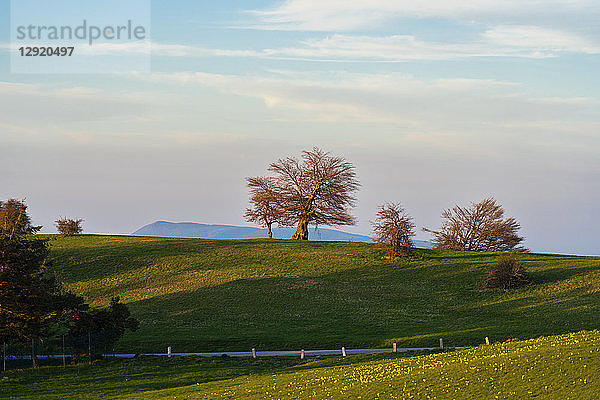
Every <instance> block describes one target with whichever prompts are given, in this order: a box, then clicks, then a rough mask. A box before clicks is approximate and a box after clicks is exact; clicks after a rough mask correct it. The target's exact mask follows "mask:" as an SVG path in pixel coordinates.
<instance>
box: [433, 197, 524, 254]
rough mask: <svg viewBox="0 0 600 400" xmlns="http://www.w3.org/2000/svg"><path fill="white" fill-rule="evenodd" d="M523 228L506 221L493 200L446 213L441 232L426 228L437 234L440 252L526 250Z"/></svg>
mask: <svg viewBox="0 0 600 400" xmlns="http://www.w3.org/2000/svg"><path fill="white" fill-rule="evenodd" d="M520 228H521V225H520V224H519V223H518V222H517V220H516V219H515V218H513V217H510V218H504V209H503V208H502V206H501V205H499V204H498V203H497V202H496V200H495V199H494V198H493V197H489V198H487V199H484V200H482V201H480V202H479V203H473V204H471V206H470V207H461V206H458V205H457V206H454V207H453V208H452V209H448V210H444V212H443V213H442V226H441V228H440V229H439V230H437V231H435V230H431V229H427V228H423V230H425V231H426V232H430V233H431V234H433V240H432V242H433V245H434V247H435V248H438V249H446V250H467V251H525V250H526V249H525V248H523V247H521V246H520V243H521V242H522V241H523V237H521V236H519V235H518V234H517V232H518V230H519V229H520Z"/></svg>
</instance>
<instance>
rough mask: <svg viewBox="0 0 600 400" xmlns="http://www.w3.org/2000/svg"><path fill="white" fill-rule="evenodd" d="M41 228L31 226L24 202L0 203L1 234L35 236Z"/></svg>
mask: <svg viewBox="0 0 600 400" xmlns="http://www.w3.org/2000/svg"><path fill="white" fill-rule="evenodd" d="M41 228H42V227H41V226H33V225H32V224H31V219H30V218H29V215H27V205H26V204H25V201H24V200H17V199H8V200H6V201H0V234H2V235H7V236H12V235H26V234H33V233H36V232H37V231H39V230H40V229H41Z"/></svg>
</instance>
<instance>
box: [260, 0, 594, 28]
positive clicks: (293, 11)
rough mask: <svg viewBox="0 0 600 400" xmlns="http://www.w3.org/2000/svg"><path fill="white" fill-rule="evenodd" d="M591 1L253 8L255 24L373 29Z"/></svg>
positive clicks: (292, 1)
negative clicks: (404, 20) (413, 21)
mask: <svg viewBox="0 0 600 400" xmlns="http://www.w3.org/2000/svg"><path fill="white" fill-rule="evenodd" d="M599 10H600V5H599V4H598V3H597V2H595V1H593V0H544V1H540V0H503V1H497V0H459V1H445V0H422V1H411V0H370V1H364V0H328V1H320V0H287V1H284V2H283V3H280V4H279V5H277V6H275V7H273V8H269V9H262V10H253V11H251V14H253V15H254V16H255V17H256V18H257V19H258V22H257V23H256V24H255V25H253V27H254V28H257V29H274V30H312V31H334V32H339V31H352V30H359V29H365V28H374V27H377V26H378V25H381V24H384V23H385V22H389V21H390V20H393V19H394V18H450V19H466V20H469V19H474V18H475V19H476V18H490V19H493V20H499V19H502V18H503V17H504V18H512V19H513V20H514V18H515V17H520V18H531V17H535V18H540V17H543V18H546V19H548V18H555V17H557V16H559V17H560V16H564V15H565V14H570V15H572V14H587V13H590V12H596V13H597V12H598V11H599Z"/></svg>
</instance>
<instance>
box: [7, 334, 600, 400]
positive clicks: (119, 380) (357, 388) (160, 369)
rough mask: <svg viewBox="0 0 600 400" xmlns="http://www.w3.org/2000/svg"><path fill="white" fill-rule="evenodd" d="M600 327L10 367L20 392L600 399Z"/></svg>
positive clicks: (33, 397)
mask: <svg viewBox="0 0 600 400" xmlns="http://www.w3.org/2000/svg"><path fill="white" fill-rule="evenodd" d="M599 374H600V332H598V331H594V332H580V333H575V334H567V335H561V336H551V337H542V338H538V339H530V340H527V341H516V342H515V341H512V342H505V343H497V344H495V345H492V346H485V345H483V346H479V347H477V348H471V349H465V350H459V351H454V352H447V353H438V354H431V355H421V356H410V357H408V356H406V355H402V354H399V353H396V354H392V353H388V354H386V355H374V356H352V357H346V358H341V357H333V358H331V357H330V358H325V359H309V360H305V361H303V362H302V361H300V360H299V359H298V358H294V359H290V358H284V359H281V358H278V359H260V358H259V359H257V360H253V359H248V358H246V359H231V358H221V357H215V358H210V359H201V358H196V357H173V358H170V359H169V358H165V357H163V358H141V359H131V360H103V361H99V362H96V363H94V364H93V365H87V364H82V365H79V366H74V367H67V368H66V369H63V368H61V367H44V368H42V369H40V370H39V371H37V372H36V373H31V372H30V371H23V372H21V371H16V370H15V371H9V372H8V374H7V376H8V379H3V380H1V381H0V398H11V399H27V400H37V399H40V400H41V399H44V400H49V399H64V398H74V399H75V398H76V399H116V398H119V399H132V400H134V399H149V400H151V399H241V398H244V399H248V400H250V399H265V398H272V399H309V398H313V399H314V398H328V399H358V398H363V399H411V398H414V399H429V398H430V399H495V398H498V399H557V400H566V399H577V400H586V399H590V400H592V399H598V398H600V383H598V382H597V377H598V375H599Z"/></svg>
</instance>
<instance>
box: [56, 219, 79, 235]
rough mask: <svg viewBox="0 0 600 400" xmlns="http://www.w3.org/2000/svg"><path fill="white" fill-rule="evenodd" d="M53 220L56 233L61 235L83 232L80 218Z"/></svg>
mask: <svg viewBox="0 0 600 400" xmlns="http://www.w3.org/2000/svg"><path fill="white" fill-rule="evenodd" d="M54 222H55V223H56V229H57V230H58V233H60V234H61V235H63V236H73V235H77V234H79V233H81V232H83V227H82V226H81V223H82V222H83V220H82V219H81V218H78V219H70V218H69V219H67V218H59V219H57V220H56V221H54Z"/></svg>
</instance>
